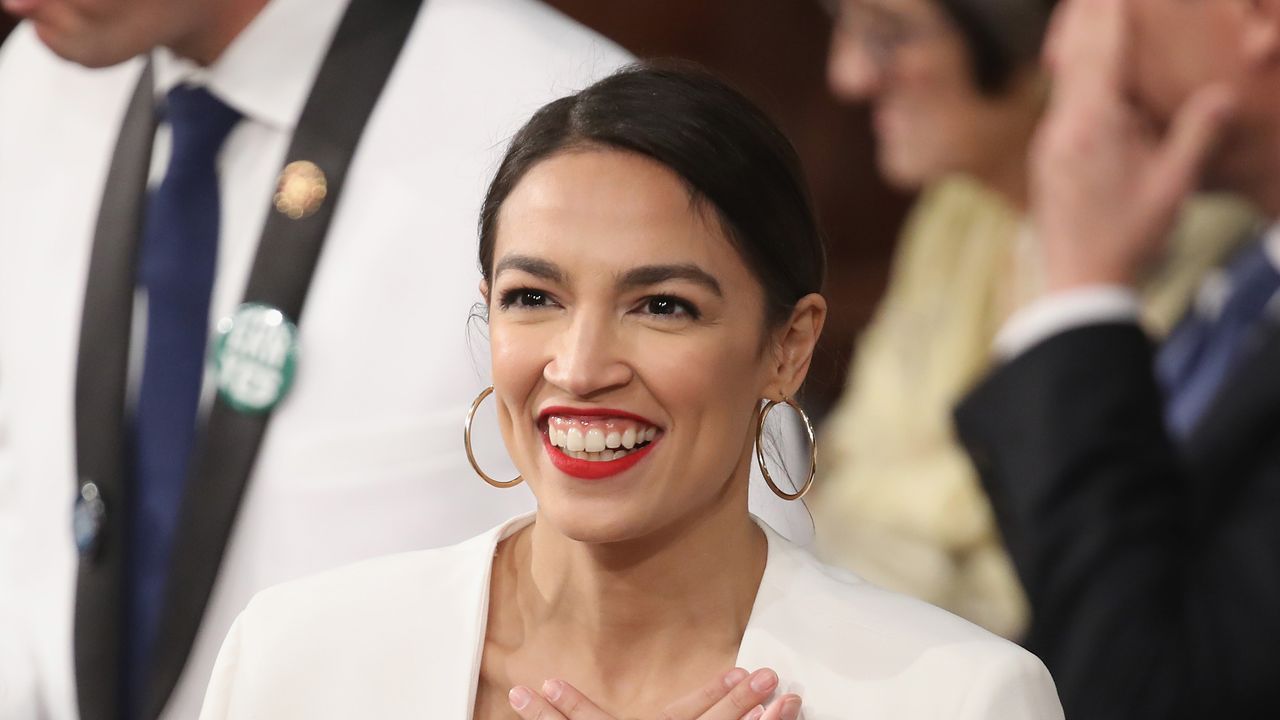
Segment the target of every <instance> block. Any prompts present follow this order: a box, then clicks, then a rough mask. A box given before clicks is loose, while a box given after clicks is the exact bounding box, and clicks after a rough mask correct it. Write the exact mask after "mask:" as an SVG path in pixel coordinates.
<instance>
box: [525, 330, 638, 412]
mask: <svg viewBox="0 0 1280 720" xmlns="http://www.w3.org/2000/svg"><path fill="white" fill-rule="evenodd" d="M620 342H621V341H620V337H619V334H618V332H617V328H616V323H614V322H611V321H610V320H608V319H606V318H603V317H595V316H588V315H579V316H578V317H576V318H574V320H573V322H572V323H571V324H570V325H569V326H568V327H567V328H566V330H565V332H564V333H563V334H562V335H561V336H560V338H559V339H558V342H557V343H556V351H555V354H554V355H553V357H552V358H551V361H550V362H549V363H547V365H546V367H545V368H544V369H543V372H542V374H543V377H544V378H545V379H546V380H547V382H549V383H551V384H553V385H555V386H557V387H559V388H560V389H562V390H564V391H566V392H568V393H570V394H572V395H573V396H575V397H580V398H590V397H592V396H595V395H599V394H601V393H602V392H605V391H607V390H611V389H615V388H618V387H621V386H623V385H626V384H627V383H629V382H631V378H632V374H633V373H632V370H631V365H630V363H629V359H628V358H626V357H625V354H624V353H623V349H622V348H621V347H620Z"/></svg>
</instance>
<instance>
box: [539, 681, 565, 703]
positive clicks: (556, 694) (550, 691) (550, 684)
mask: <svg viewBox="0 0 1280 720" xmlns="http://www.w3.org/2000/svg"><path fill="white" fill-rule="evenodd" d="M562 692H564V683H562V682H560V681H559V680H548V681H546V682H544V683H542V696H543V697H545V698H546V699H548V700H550V701H551V702H555V701H557V700H559V699H560V693H562Z"/></svg>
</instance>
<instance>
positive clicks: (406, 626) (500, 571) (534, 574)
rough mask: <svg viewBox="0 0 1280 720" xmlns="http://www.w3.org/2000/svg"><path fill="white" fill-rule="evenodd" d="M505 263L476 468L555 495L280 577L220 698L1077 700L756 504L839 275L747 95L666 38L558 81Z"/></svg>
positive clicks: (393, 708)
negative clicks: (486, 520) (446, 536)
mask: <svg viewBox="0 0 1280 720" xmlns="http://www.w3.org/2000/svg"><path fill="white" fill-rule="evenodd" d="M479 263H480V268H481V275H482V278H483V279H482V281H481V284H480V292H481V295H482V297H483V299H484V307H485V308H486V310H487V319H488V327H489V335H490V342H491V346H492V377H493V386H492V387H491V388H486V389H484V390H483V391H482V392H480V394H479V395H478V396H477V398H476V401H475V403H474V404H473V405H472V406H471V408H470V413H469V414H468V415H467V422H466V433H465V436H464V438H465V442H466V444H467V447H468V448H470V446H471V442H472V433H473V426H472V424H471V418H473V417H474V416H475V413H476V410H477V408H478V407H479V406H481V405H485V404H488V403H493V404H494V406H495V407H496V409H497V415H498V424H499V426H500V428H501V432H502V439H503V441H504V443H505V445H506V447H507V450H508V452H509V454H510V456H511V458H512V459H513V460H514V462H515V465H516V467H517V468H518V470H519V473H520V474H519V476H518V477H516V478H511V479H508V478H505V477H501V478H495V477H491V476H490V475H489V473H488V472H487V471H486V469H485V468H481V467H479V466H477V467H476V471H477V473H478V475H479V477H480V479H474V478H473V479H470V480H467V479H465V478H458V482H466V481H471V482H480V481H481V480H484V481H485V482H488V483H490V484H493V485H497V486H506V485H511V484H514V483H518V482H525V483H528V485H529V486H530V488H531V489H532V490H533V492H534V494H535V495H536V497H537V500H538V509H537V512H536V513H534V514H532V515H528V516H525V517H518V518H515V519H512V520H511V521H510V522H507V523H505V524H503V525H502V526H500V527H497V528H495V529H493V530H492V531H491V532H488V533H486V534H484V535H481V536H479V537H476V538H474V539H472V540H470V541H468V542H466V543H463V544H461V545H457V546H454V547H451V548H446V549H440V550H430V551H424V552H421V553H416V554H408V555H401V556H393V557H390V558H385V559H381V560H375V561H372V562H366V563H364V564H361V565H356V566H353V567H350V568H347V569H342V570H338V571H334V572H331V573H329V574H326V575H322V576H318V577H315V578H312V579H306V580H302V581H299V582H295V583H293V584H289V585H285V586H280V587H278V588H275V589H273V590H269V591H267V592H265V593H263V594H261V595H259V596H258V597H257V598H256V599H255V600H254V601H253V602H252V603H251V604H250V606H249V607H248V609H246V610H245V612H244V613H243V614H242V615H241V616H240V618H239V619H238V620H237V621H236V623H235V626H234V627H233V629H232V630H231V633H230V635H229V636H228V638H227V640H226V642H225V644H224V646H223V648H222V652H221V654H220V656H219V658H218V662H217V667H216V669H215V671H214V674H213V680H212V684H211V686H210V689H209V693H208V696H207V699H206V702H205V707H204V712H203V714H202V717H204V718H206V720H214V719H216V718H250V717H259V718H262V717H269V718H273V719H277V720H278V719H281V718H307V719H308V720H316V719H318V718H344V719H346V718H352V717H421V718H443V719H458V720H462V719H463V718H473V717H474V718H481V719H485V720H488V719H490V718H511V717H520V718H526V719H529V720H533V719H534V718H537V719H539V720H557V719H566V718H567V719H568V720H605V719H607V718H623V717H627V718H633V717H645V718H650V717H664V718H682V719H689V720H692V719H693V718H701V719H703V720H716V719H723V720H741V719H742V718H749V719H751V720H758V719H760V718H765V719H768V720H778V719H780V718H781V719H785V720H794V719H795V718H797V717H799V716H800V714H801V707H802V706H803V712H804V717H806V718H808V719H809V720H836V719H837V718H841V719H843V718H876V719H877V720H891V719H892V718H904V719H905V718H911V719H913V720H915V719H919V718H939V719H942V718H947V719H949V720H954V719H962V720H963V719H968V718H973V719H975V720H976V719H977V718H1001V719H1002V720H1003V719H1014V718H1028V719H1034V720H1042V719H1043V720H1049V719H1053V718H1061V717H1062V715H1061V708H1060V706H1059V704H1058V701H1057V696H1056V692H1055V690H1054V687H1053V682H1052V680H1051V679H1050V678H1049V676H1048V674H1047V672H1046V671H1045V669H1044V667H1043V665H1041V663H1040V662H1039V661H1038V660H1037V659H1036V658H1035V657H1033V656H1032V655H1030V654H1028V653H1026V652H1025V651H1023V650H1022V649H1020V648H1018V647H1017V646H1015V645H1013V644H1011V643H1009V642H1007V641H1005V640H1002V639H1000V638H998V637H996V636H994V635H991V634H989V633H987V632H986V631H983V630H981V629H979V628H977V627H976V626H973V625H970V624H969V623H967V622H965V621H963V620H961V619H959V618H956V617H955V616H952V615H950V614H948V613H946V612H943V611H941V610H938V609H936V608H934V607H932V606H929V605H926V604H925V603H922V602H919V601H917V600H913V599H908V598H906V597H903V596H898V595H895V594H892V593H890V592H887V591H884V590H881V589H879V588H876V587H874V586H872V585H869V584H867V583H865V582H863V581H861V580H859V579H857V578H856V577H854V576H852V575H849V574H844V573H841V572H838V571H834V570H832V569H829V568H826V567H824V566H822V565H820V564H819V563H818V562H817V561H815V560H814V559H813V558H812V557H811V556H810V555H808V554H807V553H806V552H804V551H802V550H801V549H799V548H797V547H795V546H793V545H791V544H789V543H788V542H787V541H786V540H783V539H782V538H781V537H780V536H778V535H777V534H776V533H774V532H773V531H772V530H770V529H769V528H768V527H767V526H765V525H763V524H762V523H761V522H759V521H758V520H756V519H754V518H753V517H752V516H751V515H750V514H749V513H748V510H747V480H748V472H749V470H750V467H751V465H752V463H754V462H757V461H759V462H764V458H763V457H761V456H762V455H763V454H764V453H761V452H759V451H758V450H757V448H759V447H760V441H761V439H762V438H761V429H760V428H761V426H762V424H763V417H764V416H765V415H768V414H769V413H770V412H771V411H774V409H775V408H777V407H779V406H781V405H784V404H786V405H790V404H792V401H791V398H792V397H794V395H795V394H796V392H797V390H798V389H799V388H800V385H801V384H802V383H803V381H804V377H805V373H806V371H807V369H808V367H809V362H810V359H811V357H812V353H813V348H814V344H815V342H816V341H817V339H818V335H819V334H820V333H821V330H822V325H823V321H824V319H825V315H826V302H825V300H824V299H823V297H822V295H821V294H820V291H821V286H822V280H823V272H824V265H825V262H824V252H823V245H822V240H821V237H820V233H819V230H818V228H817V225H816V223H815V221H814V217H813V213H812V210H811V207H810V202H809V197H808V193H807V191H806V189H805V187H804V185H803V181H802V180H801V175H800V170H799V167H798V163H797V159H796V156H795V153H794V151H793V149H792V147H791V146H790V144H789V143H788V142H787V140H786V139H785V138H784V137H783V136H782V135H781V134H780V133H779V132H778V130H777V129H776V128H775V127H774V126H773V125H772V124H771V123H770V122H769V120H768V119H767V118H765V117H764V116H763V115H762V114H761V113H760V112H759V111H758V110H757V109H756V108H755V107H754V106H752V105H751V104H750V103H749V102H748V101H747V100H746V99H745V98H743V97H742V96H741V95H739V94H738V93H737V92H735V91H733V90H731V89H729V88H728V87H727V86H725V85H724V84H722V83H720V82H719V81H717V80H715V79H713V78H711V77H710V76H708V75H706V74H703V73H702V72H699V71H694V70H689V69H682V68H675V67H666V66H652V65H641V66H637V67H634V68H631V69H628V70H625V71H623V72H621V73H619V74H617V75H614V76H612V77H610V78H607V79H605V80H603V81H601V82H599V83H597V84H595V85H593V86H591V87H589V88H587V89H586V90H583V91H582V92H580V93H578V94H576V95H572V96H570V97H566V98H563V99H561V100H558V101H556V102H553V103H551V104H549V105H547V106H545V107H544V108H542V109H541V110H540V111H538V113H537V114H536V115H534V117H533V119H531V120H530V121H529V122H528V124H527V125H525V127H524V128H523V129H522V130H521V131H520V132H519V134H517V136H516V137H515V139H514V140H513V142H512V144H511V146H510V149H509V150H508V152H507V154H506V157H505V159H504V161H503V163H502V165H501V166H500V168H499V169H498V172H497V176H496V178H495V179H494V181H493V184H492V185H491V187H490V189H489V192H488V196H487V200H486V202H485V204H484V208H483V212H482V217H481V221H480V247H479ZM462 321H463V319H462V318H459V323H461V322H462ZM444 410H446V409H443V408H442V411H444ZM457 410H458V411H459V413H460V415H461V412H462V411H463V410H466V409H465V408H458V409H457ZM477 427H478V426H477ZM490 470H491V468H490ZM779 472H780V468H777V467H774V468H771V474H772V475H777V474H779ZM800 477H804V475H803V474H802V475H801V476H800ZM809 478H810V480H811V479H812V476H811V474H810V475H809ZM804 485H805V486H807V483H804ZM803 489H804V488H802V489H801V492H797V493H785V492H783V491H782V490H780V489H779V490H778V491H777V492H778V493H779V495H780V497H781V498H791V499H795V498H796V497H797V496H798V495H799V494H801V493H802V492H803ZM782 501H783V500H782V499H780V500H779V502H782Z"/></svg>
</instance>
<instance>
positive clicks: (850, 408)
mask: <svg viewBox="0 0 1280 720" xmlns="http://www.w3.org/2000/svg"><path fill="white" fill-rule="evenodd" d="M827 5H828V7H829V8H830V9H831V11H832V12H833V14H834V16H835V18H836V20H835V29H834V32H833V34H832V44H831V53H830V62H829V67H828V71H829V81H830V86H831V88H832V90H833V92H834V93H835V94H836V95H837V96H838V97H840V98H841V99H844V100H848V101H851V102H865V103H868V104H869V105H870V108H871V113H872V125H873V130H874V134H875V140H876V150H877V158H878V163H879V167H880V172H881V174H882V175H883V177H884V178H885V179H886V180H887V181H888V182H890V183H891V184H893V185H895V186H897V187H899V188H902V189H905V190H912V191H916V190H919V191H921V192H922V194H921V196H920V199H919V201H918V202H917V205H916V206H915V208H914V209H913V211H912V213H911V216H910V217H909V218H908V221H907V224H906V226H905V229H904V232H903V236H902V238H901V241H900V244H899V247H898V250H897V254H896V258H895V261H894V265H893V269H892V274H891V276H890V281H889V288H888V291H887V294H886V295H885V297H884V299H883V301H882V303H881V305H880V308H879V310H878V312H877V314H876V316H875V318H874V320H873V322H872V324H871V326H870V327H869V328H868V330H867V331H866V332H865V333H864V335H863V336H862V338H861V339H860V341H859V343H858V347H857V354H856V356H855V359H854V364H853V369H852V371H851V374H850V376H849V382H848V387H847V390H846V393H845V395H844V397H843V398H842V400H841V402H840V403H839V405H838V406H837V408H836V410H835V411H834V412H833V414H832V416H831V417H830V418H829V419H828V421H827V424H826V427H825V428H824V433H823V440H824V443H823V449H824V458H825V460H826V462H825V463H824V471H823V474H822V476H821V477H820V478H819V482H818V485H817V490H816V491H815V495H814V503H813V508H814V514H815V519H816V524H817V536H816V538H817V544H818V547H819V550H820V554H821V555H822V556H823V557H824V559H826V560H828V561H830V562H833V563H835V564H837V565H841V566H844V567H848V568H851V569H853V570H855V571H856V572H858V573H859V574H861V575H863V576H865V577H867V578H868V579H871V580H873V581H875V582H879V583H881V584H884V585H885V586H887V587H890V588H893V589H896V590H899V591H901V592H906V593H909V594H912V595H915V596H917V597H921V598H923V599H925V600H928V601H929V602H932V603H934V604H937V605H940V606H942V607H945V608H947V609H949V610H951V611H953V612H956V613H957V614H959V615H961V616H963V617H966V618H968V619H969V620H972V621H974V622H977V623H979V624H981V625H983V626H985V627H987V628H988V629H990V630H992V631H994V632H997V633H1000V634H1002V635H1005V636H1006V637H1011V638H1017V637H1019V636H1020V635H1021V634H1022V632H1023V631H1024V629H1025V627H1026V622H1027V610H1026V601H1025V598H1024V596H1023V593H1022V589H1021V586H1020V584H1019V583H1018V580H1017V578H1016V576H1015V574H1014V572H1013V569H1012V566H1011V564H1010V562H1009V558H1008V555H1007V553H1006V552H1005V550H1004V547H1003V544H1002V543H1001V541H1000V538H999V534H998V531H997V530H996V528H995V525H994V523H993V521H992V518H991V507H990V504H989V502H988V501H987V499H986V496H985V494H984V493H983V492H982V490H981V488H980V487H979V485H978V482H977V478H976V475H975V473H974V472H973V470H972V469H971V465H970V461H969V458H968V457H967V456H966V455H965V453H964V451H963V449H962V448H961V447H960V446H959V444H958V443H957V442H956V440H955V439H954V436H953V433H952V424H951V409H952V406H953V405H954V403H955V401H956V400H958V399H959V397H960V396H961V395H962V394H963V393H964V392H965V391H966V390H967V389H968V388H969V385H970V384H971V383H973V382H975V381H976V380H977V379H978V378H979V377H980V376H981V375H982V374H983V371H984V370H986V369H987V367H988V366H989V364H990V362H991V357H992V348H993V343H994V341H995V338H996V336H997V333H998V330H999V328H1000V327H1001V325H1002V324H1003V322H1004V321H1005V319H1006V318H1008V317H1009V316H1010V315H1011V314H1012V313H1013V312H1014V311H1015V310H1017V309H1018V308H1019V307H1021V306H1023V305H1025V304H1026V303H1028V302H1030V301H1031V300H1033V299H1035V298H1036V297H1037V296H1038V294H1039V293H1040V292H1041V289H1042V285H1043V281H1042V277H1041V272H1040V267H1039V265H1040V251H1039V247H1038V246H1037V244H1036V240H1035V232H1034V230H1033V229H1032V228H1030V227H1029V226H1028V225H1027V223H1026V221H1025V211H1026V197H1027V171H1026V160H1027V149H1028V147H1029V145H1030V144H1031V142H1032V137H1033V134H1034V132H1035V129H1036V126H1037V123H1038V121H1039V118H1040V115H1041V112H1042V110H1043V108H1044V106H1045V103H1046V100H1047V97H1048V91H1049V88H1048V83H1047V79H1046V76H1045V74H1044V73H1043V72H1042V71H1041V69H1040V66H1039V54H1040V44H1041V40H1042V38H1043V36H1044V32H1045V28H1046V26H1047V24H1048V22H1049V18H1050V14H1051V12H1052V10H1053V5H1054V2H1053V0H828V2H827ZM1252 224H1253V213H1252V212H1251V211H1249V210H1248V209H1247V208H1245V207H1244V206H1242V205H1240V204H1239V203H1237V202H1234V201H1230V200H1227V199H1225V198H1218V199H1214V200H1201V201H1199V202H1198V203H1195V204H1193V207H1192V209H1191V211H1190V212H1189V213H1188V214H1187V215H1186V216H1185V217H1184V222H1183V223H1182V224H1181V226H1180V228H1179V230H1178V233H1177V236H1176V237H1175V238H1173V239H1172V242H1171V245H1170V247H1171V251H1170V253H1169V255H1168V256H1167V257H1166V258H1165V259H1164V261H1163V262H1162V264H1161V265H1160V266H1158V267H1153V268H1151V272H1150V276H1149V279H1148V282H1147V283H1146V286H1145V290H1144V302H1145V319H1146V321H1147V325H1148V328H1149V330H1150V331H1151V332H1153V333H1155V334H1163V333H1165V332H1167V331H1168V330H1169V329H1170V327H1171V325H1172V323H1173V322H1174V320H1175V319H1176V318H1178V317H1179V316H1181V314H1182V312H1183V310H1184V309H1185V307H1186V304H1187V302H1188V300H1189V296H1190V294H1191V293H1192V291H1193V289H1194V288H1195V287H1196V286H1197V284H1198V280H1199V278H1200V277H1201V276H1202V275H1203V274H1204V273H1205V272H1206V271H1207V270H1208V269H1209V268H1211V267H1212V266H1213V265H1215V264H1216V262H1217V261H1218V260H1219V259H1220V258H1221V257H1222V256H1223V255H1224V254H1225V253H1226V252H1228V251H1229V250H1230V249H1231V248H1232V247H1233V246H1234V245H1235V244H1236V242H1238V240H1239V239H1240V238H1241V237H1242V236H1243V235H1244V234H1245V233H1247V231H1248V229H1249V228H1250V227H1251V226H1252Z"/></svg>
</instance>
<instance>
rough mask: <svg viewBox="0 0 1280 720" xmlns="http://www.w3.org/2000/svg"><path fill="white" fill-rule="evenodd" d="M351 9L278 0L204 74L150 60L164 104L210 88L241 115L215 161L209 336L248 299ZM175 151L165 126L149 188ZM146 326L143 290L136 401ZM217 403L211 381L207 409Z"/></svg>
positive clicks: (333, 2) (173, 61) (133, 367)
mask: <svg viewBox="0 0 1280 720" xmlns="http://www.w3.org/2000/svg"><path fill="white" fill-rule="evenodd" d="M346 7H347V0H272V2H269V3H268V4H267V6H266V7H265V8H263V10H262V12H260V13H259V14H258V16H257V17H255V18H254V19H253V21H252V22H251V23H250V24H249V25H248V27H246V28H245V29H244V31H243V32H241V33H240V34H239V35H238V36H237V37H236V39H235V40H234V41H232V43H231V44H230V45H228V46H227V48H226V50H224V51H223V53H222V54H221V55H220V56H219V57H218V59H217V60H216V61H214V62H213V63H212V64H211V65H209V66H207V67H201V66H199V65H197V64H196V63H194V62H192V61H191V60H188V59H186V58H183V57H181V56H178V55H176V54H174V52H173V51H171V50H169V49H168V48H158V49H156V50H154V51H152V53H151V60H152V65H153V69H154V82H155V95H156V100H157V102H160V101H162V100H163V99H164V97H165V96H166V95H167V94H168V93H169V91H170V90H172V89H173V88H174V87H176V86H178V85H182V84H189V85H196V86H202V87H206V88H208V89H209V91H210V92H212V93H213V94H214V95H215V96H217V97H218V99H219V100H221V101H222V102H224V103H226V104H227V105H229V106H231V107H232V108H234V109H235V110H236V111H237V112H239V113H240V114H241V116H242V119H241V121H240V122H239V123H238V124H237V125H236V127H235V129H233V130H232V131H231V134H230V135H229V136H228V137H227V140H226V142H225V143H224V144H223V146H222V150H221V152H220V153H219V155H218V181H219V182H218V185H219V191H220V202H221V206H222V216H221V229H220V235H219V238H218V259H217V272H216V274H215V276H214V277H215V279H214V287H213V296H212V298H211V302H210V305H209V314H210V318H209V326H210V327H211V328H212V327H213V326H214V325H215V324H216V321H217V319H218V318H222V317H226V316H228V315H230V314H231V313H232V311H233V310H234V309H235V307H236V306H237V305H238V304H239V303H240V300H241V298H242V297H243V295H244V289H245V286H246V285H247V284H248V280H249V271H250V269H251V268H252V266H253V258H254V255H255V254H256V252H257V249H258V240H259V238H260V236H261V234H262V228H263V226H264V225H265V224H266V219H267V212H268V211H269V210H270V208H271V202H270V199H271V197H272V195H273V193H274V191H275V186H276V182H277V177H278V173H279V171H280V168H281V167H282V166H283V164H284V158H285V153H287V152H288V150H289V143H290V141H291V140H292V138H293V131H294V128H295V127H296V126H297V123H298V118H299V117H300V116H301V115H302V109H303V106H304V105H305V104H306V101H307V98H308V96H309V95H310V93H311V85H312V83H313V82H314V81H315V77H316V75H317V73H318V72H319V70H320V64H321V62H322V61H323V60H324V56H325V53H326V51H327V50H328V47H329V42H330V40H331V38H332V36H333V34H334V32H335V31H336V30H337V27H338V22H339V21H340V20H341V19H342V14H343V12H344V11H345V10H346ZM264 68H268V69H269V70H265V71H264ZM171 143H172V135H171V133H170V130H169V127H168V125H167V124H161V125H160V127H159V128H157V130H156V138H155V144H154V146H153V150H152V157H151V176H150V179H149V185H150V186H151V187H155V186H157V185H159V184H160V182H161V181H162V180H163V179H164V174H165V172H166V169H167V167H168V164H169V155H170V150H171ZM146 318H147V313H146V305H145V293H143V292H141V291H139V293H138V296H137V301H136V302H135V303H134V315H133V320H134V322H133V328H134V331H133V333H134V336H133V342H131V343H130V348H131V351H130V352H131V357H130V362H129V388H130V392H129V394H130V398H131V400H135V401H136V396H137V392H138V389H139V384H140V382H141V374H142V364H143V363H142V358H143V353H144V352H145V347H146V343H145V336H146ZM212 399H213V394H212V386H211V384H210V382H209V378H207V377H206V382H205V388H204V393H203V396H202V406H203V407H204V408H205V409H206V410H207V409H208V407H209V404H210V401H211V400H212ZM130 404H133V403H132V402H131V403H130Z"/></svg>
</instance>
